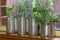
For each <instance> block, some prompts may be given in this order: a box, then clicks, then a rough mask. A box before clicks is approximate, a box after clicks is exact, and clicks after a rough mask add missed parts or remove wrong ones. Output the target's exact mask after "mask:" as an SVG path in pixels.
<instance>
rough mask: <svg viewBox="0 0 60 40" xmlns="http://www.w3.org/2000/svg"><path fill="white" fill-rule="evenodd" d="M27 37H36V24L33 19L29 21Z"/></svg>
mask: <svg viewBox="0 0 60 40" xmlns="http://www.w3.org/2000/svg"><path fill="white" fill-rule="evenodd" d="M29 35H31V36H37V35H38V23H37V22H36V20H35V19H34V18H31V19H29Z"/></svg>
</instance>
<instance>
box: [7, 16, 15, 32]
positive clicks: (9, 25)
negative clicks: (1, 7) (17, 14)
mask: <svg viewBox="0 0 60 40" xmlns="http://www.w3.org/2000/svg"><path fill="white" fill-rule="evenodd" d="M14 23H15V22H14V18H13V17H8V18H7V33H15V24H14Z"/></svg>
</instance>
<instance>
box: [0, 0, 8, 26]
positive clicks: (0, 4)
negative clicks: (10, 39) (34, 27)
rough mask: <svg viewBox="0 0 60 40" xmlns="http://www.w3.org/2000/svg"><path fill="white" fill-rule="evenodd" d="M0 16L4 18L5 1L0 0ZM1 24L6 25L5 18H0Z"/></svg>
mask: <svg viewBox="0 0 60 40" xmlns="http://www.w3.org/2000/svg"><path fill="white" fill-rule="evenodd" d="M0 16H1V17H3V16H6V0H0ZM0 21H1V24H2V25H6V24H7V23H6V18H0Z"/></svg>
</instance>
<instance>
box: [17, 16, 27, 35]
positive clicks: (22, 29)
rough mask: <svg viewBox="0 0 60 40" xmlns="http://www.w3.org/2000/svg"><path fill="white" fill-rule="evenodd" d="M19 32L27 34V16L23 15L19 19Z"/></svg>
mask: <svg viewBox="0 0 60 40" xmlns="http://www.w3.org/2000/svg"><path fill="white" fill-rule="evenodd" d="M18 34H20V35H22V36H23V35H25V34H26V27H25V18H24V17H21V18H19V19H18Z"/></svg>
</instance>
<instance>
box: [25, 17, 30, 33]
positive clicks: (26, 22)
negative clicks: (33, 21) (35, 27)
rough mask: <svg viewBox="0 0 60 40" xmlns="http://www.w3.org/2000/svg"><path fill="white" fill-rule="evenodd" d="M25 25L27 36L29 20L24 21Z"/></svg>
mask: <svg viewBox="0 0 60 40" xmlns="http://www.w3.org/2000/svg"><path fill="white" fill-rule="evenodd" d="M25 24H26V34H28V32H29V31H28V30H29V29H28V27H29V19H28V18H26V20H25Z"/></svg>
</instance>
